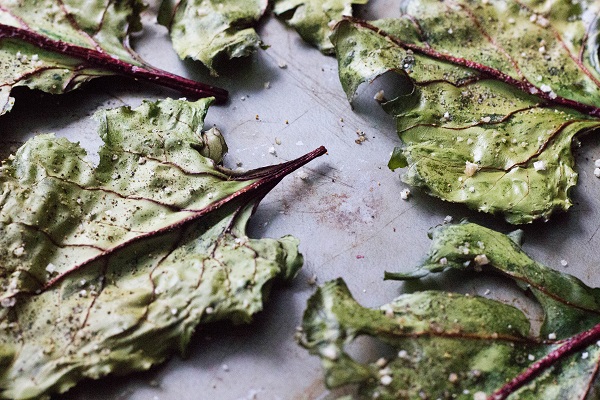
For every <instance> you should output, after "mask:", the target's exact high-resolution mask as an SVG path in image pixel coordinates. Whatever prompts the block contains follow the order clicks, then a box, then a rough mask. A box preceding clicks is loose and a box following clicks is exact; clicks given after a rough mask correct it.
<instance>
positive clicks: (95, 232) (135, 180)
mask: <svg viewBox="0 0 600 400" xmlns="http://www.w3.org/2000/svg"><path fill="white" fill-rule="evenodd" d="M209 104H210V100H200V101H198V102H196V103H188V102H185V101H175V100H165V101H162V102H156V103H150V102H146V103H144V104H143V105H142V106H140V107H139V108H137V109H134V110H132V109H130V108H126V107H123V108H120V109H115V110H111V111H105V112H100V113H98V114H97V115H96V118H97V119H98V121H99V122H100V135H101V137H102V139H103V140H104V143H105V144H104V146H103V147H102V149H101V150H100V163H99V165H98V166H97V167H94V166H92V165H90V162H89V161H87V160H86V154H85V151H84V150H83V149H82V148H80V147H79V146H78V145H77V144H75V143H70V142H68V141H67V140H66V139H60V138H55V137H54V136H53V135H39V136H37V137H35V138H34V139H31V140H30V141H28V142H27V143H26V144H25V145H24V146H23V147H21V148H20V149H19V150H18V151H17V153H16V155H15V156H11V157H10V158H9V159H8V160H6V161H5V162H4V163H3V164H2V167H1V169H0V187H1V194H0V264H1V265H2V270H1V271H0V287H1V291H0V305H2V307H1V308H0V365H2V368H0V390H1V396H2V397H3V398H16V399H38V398H42V397H46V396H47V395H48V394H50V393H53V392H64V391H65V390H67V389H69V388H70V387H71V386H73V385H74V384H76V383H77V382H78V381H79V380H81V379H84V378H99V377H102V376H105V375H107V374H125V373H128V372H131V371H136V370H144V369H148V368H150V367H151V366H152V365H154V364H156V363H159V362H161V361H163V360H164V359H165V358H167V357H168V356H169V355H170V354H171V353H173V352H174V351H175V350H179V351H184V350H185V348H186V346H187V344H188V342H189V340H190V338H191V336H192V334H193V332H194V330H195V329H196V327H197V326H198V325H199V324H203V323H208V322H214V321H219V320H231V321H233V322H234V323H245V322H249V321H250V320H251V318H252V315H253V314H254V313H256V312H258V311H260V310H261V309H262V304H263V297H264V296H266V295H267V294H268V292H269V288H270V287H271V285H272V284H273V283H274V282H275V281H281V280H288V279H291V278H293V277H294V275H295V274H296V272H297V271H298V269H299V268H300V266H301V264H302V256H301V255H300V254H299V253H298V249H297V244H298V243H297V240H296V239H294V238H292V237H289V236H286V237H283V238H281V239H278V240H274V239H251V238H248V237H247V236H246V233H245V229H246V224H247V221H248V218H249V217H250V215H251V214H252V212H253V210H254V209H255V207H256V206H257V204H258V202H259V201H260V200H261V199H262V197H263V196H264V195H265V194H266V193H267V192H268V191H269V190H270V189H272V188H273V187H274V186H275V185H276V184H277V182H279V180H281V179H282V178H283V176H285V175H286V174H288V173H289V172H291V171H292V170H294V169H295V168H297V167H299V166H300V165H302V164H304V163H306V162H308V161H309V160H310V159H312V158H314V157H315V156H316V155H320V154H323V152H324V149H320V150H318V151H317V152H316V153H311V154H309V155H307V156H305V157H302V158H300V159H298V160H295V161H291V162H288V163H284V164H280V165H276V166H272V167H267V168H263V169H259V170H255V171H249V172H247V173H234V172H233V171H230V170H227V169H224V168H222V167H218V166H217V165H216V161H215V160H220V159H221V157H222V155H223V152H224V151H225V150H226V147H225V144H224V141H223V138H222V136H221V135H220V134H219V133H218V131H216V130H210V131H208V132H205V133H202V131H201V130H202V124H203V120H204V115H205V113H206V111H207V108H208V106H209ZM208 156H210V157H211V158H208Z"/></svg>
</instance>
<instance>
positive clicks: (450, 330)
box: [299, 224, 600, 400]
mask: <svg viewBox="0 0 600 400" xmlns="http://www.w3.org/2000/svg"><path fill="white" fill-rule="evenodd" d="M432 240H433V243H432V246H431V249H430V251H429V253H428V255H427V258H426V260H425V262H424V264H423V265H422V266H421V267H420V268H419V269H417V270H416V271H415V272H414V273H411V274H397V273H387V274H386V278H387V279H402V280H406V279H419V278H421V277H424V276H426V275H427V274H430V273H434V272H442V271H444V270H447V269H457V270H462V271H465V273H478V272H476V271H478V270H483V271H486V270H489V271H493V272H496V273H500V274H502V275H504V276H506V277H508V278H509V279H512V280H513V281H515V282H516V283H517V284H518V285H519V286H521V287H523V288H525V289H527V290H531V292H532V293H533V295H534V297H535V299H536V300H537V301H538V302H539V304H540V305H541V307H542V310H543V312H544V321H543V324H542V326H541V328H540V330H539V332H538V333H537V334H536V335H531V333H530V330H531V327H530V323H529V320H528V319H527V317H526V316H525V314H524V313H523V312H522V311H520V310H518V309H517V308H515V307H512V306H509V305H507V304H504V303H501V302H499V301H496V300H490V299H486V298H483V297H479V296H468V295H462V294H457V293H451V292H446V291H431V290H430V291H421V292H415V293H411V294H404V295H402V296H400V297H398V298H397V299H395V300H393V301H392V302H390V303H389V304H386V305H384V306H381V307H379V308H378V309H369V308H364V307H362V306H360V305H359V304H358V303H357V302H356V301H355V300H354V299H353V298H352V295H351V294H350V292H349V290H348V288H347V287H346V285H345V284H344V282H343V281H342V280H337V281H332V282H329V283H326V284H325V285H323V286H322V287H320V288H319V289H318V290H317V292H316V294H315V295H314V296H313V297H312V298H311V299H310V300H309V302H308V307H307V309H306V311H305V314H304V320H303V325H302V327H303V330H302V332H301V334H300V335H299V341H300V344H301V345H302V346H304V347H306V348H307V349H308V350H309V351H310V352H311V353H313V354H317V355H319V357H320V358H321V361H322V364H323V367H324V368H325V374H326V383H327V385H328V386H329V387H339V386H344V385H348V384H358V387H359V389H358V391H359V393H360V395H361V396H364V398H369V399H371V398H378V399H414V398H433V399H436V398H456V399H464V400H467V399H468V400H473V399H475V400H479V399H481V400H484V399H487V398H489V399H504V398H507V397H510V398H511V399H559V398H560V399H591V398H593V396H594V392H595V391H597V390H598V388H599V385H598V381H597V378H598V370H599V366H600V346H599V345H598V343H597V342H598V341H599V340H600V289H593V288H590V287H588V286H586V285H585V284H584V283H582V282H581V281H580V280H578V279H577V278H574V277H573V276H570V275H567V274H562V273H559V272H557V271H554V270H551V269H549V268H547V267H545V266H543V265H541V264H539V263H537V262H535V261H533V260H532V259H530V258H529V257H528V256H527V255H526V254H525V253H524V252H523V251H522V250H521V248H520V247H519V245H518V244H517V243H515V242H514V241H513V239H512V238H511V237H509V236H506V235H503V234H501V233H499V232H496V231H492V230H490V229H487V228H484V227H482V226H479V225H475V224H460V225H445V226H441V227H437V228H435V229H434V230H433V232H432ZM361 335H366V336H371V337H373V338H375V339H378V340H379V341H381V342H384V343H386V344H387V345H389V346H391V348H392V350H393V353H392V354H393V355H392V356H391V357H387V358H384V359H380V360H377V361H375V362H370V363H369V362H367V363H361V362H358V361H356V360H354V359H353V358H352V357H351V356H350V355H349V354H348V353H347V352H346V349H345V348H346V346H348V345H349V344H350V343H351V342H353V341H354V340H355V339H356V338H357V337H359V336H361Z"/></svg>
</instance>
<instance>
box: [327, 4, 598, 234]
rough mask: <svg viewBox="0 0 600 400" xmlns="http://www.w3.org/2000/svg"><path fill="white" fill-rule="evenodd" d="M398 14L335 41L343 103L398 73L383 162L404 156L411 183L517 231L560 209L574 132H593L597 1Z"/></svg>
mask: <svg viewBox="0 0 600 400" xmlns="http://www.w3.org/2000/svg"><path fill="white" fill-rule="evenodd" d="M403 12H404V15H403V17H402V18H400V19H387V20H379V21H375V22H371V23H367V22H365V21H359V20H346V21H343V22H342V23H341V24H340V25H338V27H337V29H336V31H335V33H334V35H333V36H332V40H333V42H334V44H335V47H336V54H337V56H338V62H339V73H340V80H341V82H342V85H343V87H344V89H345V91H346V94H347V95H348V98H351V97H352V95H353V93H355V91H356V89H357V88H358V86H359V85H360V84H361V83H362V82H365V81H371V80H373V79H375V78H376V77H378V76H379V75H381V74H383V73H385V72H387V71H394V72H396V73H397V74H399V75H400V76H401V81H402V82H401V83H399V84H398V87H396V88H393V89H394V90H387V92H388V95H390V93H394V96H395V98H393V99H392V100H391V101H389V102H387V103H384V105H383V107H384V108H385V110H386V111H387V112H388V113H390V114H392V115H394V116H395V117H396V119H397V130H398V135H399V136H400V139H401V140H402V142H403V143H404V147H403V148H402V151H401V152H397V153H395V155H394V156H393V159H394V158H396V157H400V158H399V159H398V160H393V162H391V165H392V166H396V165H399V164H401V163H402V162H404V161H403V160H406V162H407V163H408V169H407V171H406V174H405V176H404V180H405V181H406V182H407V183H409V184H412V185H415V186H421V187H423V188H425V190H427V191H428V192H429V193H431V194H432V195H434V196H437V197H440V198H441V199H444V200H448V201H452V202H458V203H464V204H466V205H467V206H469V207H471V208H474V209H478V210H480V211H484V212H491V213H498V214H502V215H503V216H504V217H505V218H506V220H507V221H509V222H511V223H514V224H520V223H528V222H531V221H533V220H535V219H538V218H541V219H548V218H549V217H550V215H551V214H552V213H553V212H554V211H556V210H566V209H568V208H569V207H570V206H571V204H572V203H571V200H570V199H569V189H570V188H571V187H572V186H573V185H575V183H576V181H577V173H576V172H575V169H574V168H575V166H574V159H573V155H572V153H571V143H572V140H573V137H574V136H575V135H577V134H581V133H583V132H587V131H591V130H593V129H597V128H598V127H600V107H599V105H600V70H599V69H598V63H597V58H598V43H597V34H595V32H597V26H596V25H597V23H598V22H597V21H598V20H597V18H596V16H597V15H598V13H599V12H600V4H599V3H598V2H597V1H592V0H585V1H583V2H581V3H577V4H572V3H571V2H570V1H568V0H560V1H541V2H533V1H525V2H521V1H513V0H510V1H495V0H491V1H489V2H486V4H474V3H470V2H467V1H463V0H458V1H454V0H445V1H441V2H440V1H434V0H431V1H429V0H426V1H425V2H423V1H418V2H417V1H408V2H406V3H404V5H403ZM469 165H471V166H473V165H475V166H476V168H475V169H473V168H468V166H469Z"/></svg>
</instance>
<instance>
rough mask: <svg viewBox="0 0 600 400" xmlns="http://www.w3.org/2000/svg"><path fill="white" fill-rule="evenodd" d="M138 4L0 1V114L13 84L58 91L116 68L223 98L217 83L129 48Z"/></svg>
mask: <svg viewBox="0 0 600 400" xmlns="http://www.w3.org/2000/svg"><path fill="white" fill-rule="evenodd" d="M143 8H144V6H143V3H142V2H141V1H140V0H123V1H94V2H90V1H83V0H60V1H59V0H35V1H24V2H23V1H1V2H0V43H1V46H0V115H1V114H3V113H6V112H8V111H10V109H11V108H12V105H13V103H14V99H13V98H12V97H10V93H11V91H12V89H13V88H14V87H17V86H25V87H28V88H31V89H38V90H42V91H44V92H47V93H53V94H57V93H64V92H67V91H70V90H73V89H75V88H77V87H79V86H80V85H81V84H82V83H84V82H87V81H89V80H90V79H92V78H95V77H99V76H106V75H115V74H121V75H127V76H132V77H135V78H137V79H141V80H146V81H151V82H153V83H155V84H158V85H164V86H168V87H171V88H175V89H178V90H180V91H182V92H184V93H186V94H189V95H190V96H197V97H207V96H211V95H212V96H217V98H218V100H219V101H223V100H225V98H226V96H227V93H226V92H225V91H223V90H222V89H218V88H210V87H208V86H206V85H203V84H200V83H198V82H194V81H190V80H187V79H184V78H181V77H178V76H175V75H172V74H169V73H167V72H164V71H161V70H158V69H156V68H153V67H151V66H149V65H148V64H146V63H145V62H143V61H142V60H141V59H140V58H139V56H138V55H137V54H136V53H135V52H134V51H133V50H132V49H131V48H130V46H129V34H130V33H131V32H135V31H139V30H140V29H141V23H140V12H141V10H142V9H143ZM206 90H208V93H204V94H203V91H206ZM215 90H216V91H215Z"/></svg>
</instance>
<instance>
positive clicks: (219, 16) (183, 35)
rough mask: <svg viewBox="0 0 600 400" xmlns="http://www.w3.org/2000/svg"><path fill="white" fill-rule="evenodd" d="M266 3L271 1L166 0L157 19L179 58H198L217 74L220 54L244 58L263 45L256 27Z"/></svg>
mask: <svg viewBox="0 0 600 400" xmlns="http://www.w3.org/2000/svg"><path fill="white" fill-rule="evenodd" d="M267 6H268V0H241V1H240V0H226V1H212V0H183V1H181V0H163V2H162V5H161V9H160V12H159V16H158V21H159V22H160V23H161V24H162V25H164V26H166V27H167V28H168V29H169V31H170V33H171V39H172V40H173V47H174V48H175V51H177V54H178V55H179V57H181V58H182V59H184V58H187V57H189V58H192V59H194V60H198V61H200V62H202V64H204V65H206V66H207V67H208V69H209V70H210V72H211V73H212V74H213V75H216V74H217V73H216V71H215V69H214V62H215V61H216V60H218V59H219V58H220V57H222V58H227V59H231V58H235V57H245V56H248V55H250V54H251V53H253V52H255V51H256V50H257V49H258V48H259V47H260V46H261V45H262V42H261V40H260V38H259V36H258V34H257V33H256V31H255V30H254V28H253V26H254V25H256V23H257V22H258V20H259V19H260V18H261V17H262V15H263V14H264V13H265V10H266V9H267Z"/></svg>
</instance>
